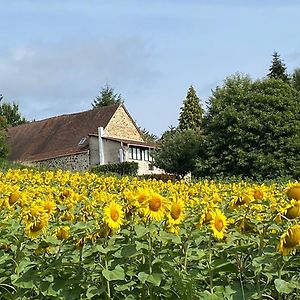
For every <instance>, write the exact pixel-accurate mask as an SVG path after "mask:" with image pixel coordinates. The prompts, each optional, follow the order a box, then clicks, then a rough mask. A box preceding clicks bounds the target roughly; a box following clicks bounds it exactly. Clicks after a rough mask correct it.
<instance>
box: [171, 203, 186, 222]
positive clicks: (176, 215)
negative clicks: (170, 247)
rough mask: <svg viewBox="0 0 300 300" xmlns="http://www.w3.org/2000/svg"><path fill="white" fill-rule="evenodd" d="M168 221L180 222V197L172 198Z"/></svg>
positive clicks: (181, 217)
mask: <svg viewBox="0 0 300 300" xmlns="http://www.w3.org/2000/svg"><path fill="white" fill-rule="evenodd" d="M168 219H169V223H172V224H180V223H181V222H182V220H183V219H184V203H183V201H182V200H180V199H174V200H173V202H172V204H171V206H170V214H169V215H168Z"/></svg>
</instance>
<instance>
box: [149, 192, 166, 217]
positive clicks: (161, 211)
mask: <svg viewBox="0 0 300 300" xmlns="http://www.w3.org/2000/svg"><path fill="white" fill-rule="evenodd" d="M165 211H166V200H165V199H164V197H163V196H161V195H160V194H158V193H153V194H152V195H151V196H150V197H149V199H148V201H147V206H146V207H145V209H144V213H145V215H146V217H148V218H150V219H154V220H156V221H161V220H162V219H163V217H164V215H165Z"/></svg>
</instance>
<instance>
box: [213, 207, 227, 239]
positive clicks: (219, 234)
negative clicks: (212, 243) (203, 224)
mask: <svg viewBox="0 0 300 300" xmlns="http://www.w3.org/2000/svg"><path fill="white" fill-rule="evenodd" d="M210 226H211V229H212V231H213V233H214V236H215V237H216V238H217V239H219V240H222V239H223V238H224V235H225V233H226V230H227V218H226V216H225V215H224V214H223V213H222V212H221V210H219V209H216V210H215V211H214V212H213V213H212V220H211V221H210Z"/></svg>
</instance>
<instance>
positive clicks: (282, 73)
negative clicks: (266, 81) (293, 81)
mask: <svg viewBox="0 0 300 300" xmlns="http://www.w3.org/2000/svg"><path fill="white" fill-rule="evenodd" d="M267 76H268V77H269V78H274V79H281V80H282V81H284V82H288V81H289V76H288V75H287V72H286V66H285V64H284V63H283V61H282V60H281V58H280V55H279V54H278V53H277V52H276V51H275V52H274V53H273V60H272V64H271V67H270V68H269V73H268V75H267Z"/></svg>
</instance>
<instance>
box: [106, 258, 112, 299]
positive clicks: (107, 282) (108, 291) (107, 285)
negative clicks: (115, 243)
mask: <svg viewBox="0 0 300 300" xmlns="http://www.w3.org/2000/svg"><path fill="white" fill-rule="evenodd" d="M105 268H106V269H107V270H108V257H107V254H106V255H105ZM106 287H107V298H108V299H111V294H110V284H109V280H106Z"/></svg>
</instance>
